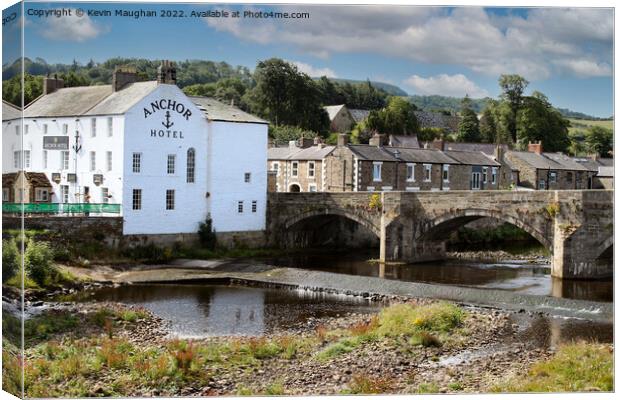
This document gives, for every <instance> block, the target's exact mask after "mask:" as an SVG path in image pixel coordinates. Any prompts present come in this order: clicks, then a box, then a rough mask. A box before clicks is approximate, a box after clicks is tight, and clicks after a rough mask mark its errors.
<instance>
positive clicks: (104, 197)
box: [101, 187, 110, 204]
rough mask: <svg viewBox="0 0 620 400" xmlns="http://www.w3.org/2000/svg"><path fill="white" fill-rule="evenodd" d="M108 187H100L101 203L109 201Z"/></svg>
mask: <svg viewBox="0 0 620 400" xmlns="http://www.w3.org/2000/svg"><path fill="white" fill-rule="evenodd" d="M109 196H110V189H109V188H107V187H102V188H101V202H102V203H103V204H108V203H109V202H110V197H109Z"/></svg>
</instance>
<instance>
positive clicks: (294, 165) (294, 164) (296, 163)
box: [291, 161, 299, 176]
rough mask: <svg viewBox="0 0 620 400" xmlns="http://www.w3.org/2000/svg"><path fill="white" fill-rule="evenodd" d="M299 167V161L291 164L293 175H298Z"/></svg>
mask: <svg viewBox="0 0 620 400" xmlns="http://www.w3.org/2000/svg"><path fill="white" fill-rule="evenodd" d="M298 169H299V163H298V162H297V161H293V163H292V165H291V176H297V172H298Z"/></svg>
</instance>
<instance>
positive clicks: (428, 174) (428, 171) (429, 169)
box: [424, 164, 433, 182]
mask: <svg viewBox="0 0 620 400" xmlns="http://www.w3.org/2000/svg"><path fill="white" fill-rule="evenodd" d="M432 181H433V164H424V182H432Z"/></svg>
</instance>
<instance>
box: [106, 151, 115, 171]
mask: <svg viewBox="0 0 620 400" xmlns="http://www.w3.org/2000/svg"><path fill="white" fill-rule="evenodd" d="M112 166H113V164H112V152H111V151H107V152H106V168H107V170H108V171H112Z"/></svg>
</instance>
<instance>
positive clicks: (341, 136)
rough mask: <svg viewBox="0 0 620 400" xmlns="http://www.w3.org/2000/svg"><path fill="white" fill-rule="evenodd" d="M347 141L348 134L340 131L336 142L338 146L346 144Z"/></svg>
mask: <svg viewBox="0 0 620 400" xmlns="http://www.w3.org/2000/svg"><path fill="white" fill-rule="evenodd" d="M348 143H349V135H347V134H346V133H341V134H339V135H338V142H337V143H336V144H337V145H338V147H343V146H346V145H347V144H348Z"/></svg>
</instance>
